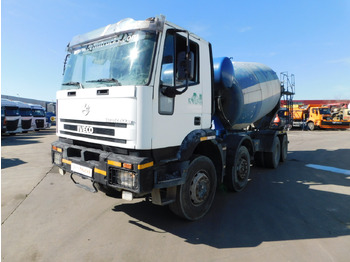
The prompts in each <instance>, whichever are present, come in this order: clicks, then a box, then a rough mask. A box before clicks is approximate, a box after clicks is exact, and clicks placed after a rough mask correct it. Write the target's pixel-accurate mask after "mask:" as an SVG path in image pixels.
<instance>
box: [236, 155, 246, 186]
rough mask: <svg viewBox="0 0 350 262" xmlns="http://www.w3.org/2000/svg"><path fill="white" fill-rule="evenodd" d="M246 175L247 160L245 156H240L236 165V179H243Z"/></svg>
mask: <svg viewBox="0 0 350 262" xmlns="http://www.w3.org/2000/svg"><path fill="white" fill-rule="evenodd" d="M247 175H248V161H247V159H245V158H241V159H240V161H239V163H238V165H237V178H238V181H244V180H245V178H246V177H247Z"/></svg>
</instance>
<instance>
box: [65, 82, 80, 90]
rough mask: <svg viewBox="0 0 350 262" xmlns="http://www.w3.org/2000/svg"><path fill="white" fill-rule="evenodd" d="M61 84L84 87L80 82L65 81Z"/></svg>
mask: <svg viewBox="0 0 350 262" xmlns="http://www.w3.org/2000/svg"><path fill="white" fill-rule="evenodd" d="M62 85H63V86H79V88H82V89H84V86H83V84H82V83H80V82H66V83H63V84H62Z"/></svg>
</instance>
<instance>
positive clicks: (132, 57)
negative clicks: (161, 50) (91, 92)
mask: <svg viewBox="0 0 350 262" xmlns="http://www.w3.org/2000/svg"><path fill="white" fill-rule="evenodd" d="M155 43H156V34H155V33H154V32H145V31H136V32H132V33H123V34H120V35H117V36H116V37H115V38H112V39H108V40H104V41H101V42H95V43H93V44H88V45H85V46H82V47H81V48H80V49H75V50H74V51H73V52H72V53H71V54H70V55H69V60H68V61H67V64H66V66H65V67H66V69H65V73H64V77H63V83H62V89H78V88H93V87H98V86H101V85H117V86H120V85H123V86H125V85H145V84H147V83H148V82H149V78H150V74H151V68H152V58H153V53H154V49H155Z"/></svg>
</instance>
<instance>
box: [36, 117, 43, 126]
mask: <svg viewBox="0 0 350 262" xmlns="http://www.w3.org/2000/svg"><path fill="white" fill-rule="evenodd" d="M35 124H36V127H37V128H44V120H43V119H36V120H35Z"/></svg>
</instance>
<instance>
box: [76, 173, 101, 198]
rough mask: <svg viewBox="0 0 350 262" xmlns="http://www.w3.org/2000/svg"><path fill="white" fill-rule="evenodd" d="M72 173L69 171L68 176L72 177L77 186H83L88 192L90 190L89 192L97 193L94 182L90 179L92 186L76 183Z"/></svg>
mask: <svg viewBox="0 0 350 262" xmlns="http://www.w3.org/2000/svg"><path fill="white" fill-rule="evenodd" d="M73 175H74V173H71V174H70V178H71V179H72V181H73V183H74V184H75V185H76V186H77V187H80V188H83V189H85V190H87V191H89V192H91V193H97V191H98V190H97V188H96V185H95V182H93V181H91V183H92V188H91V187H89V186H86V185H83V184H80V183H78V182H77V181H75V180H74V178H73ZM83 179H86V178H83Z"/></svg>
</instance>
